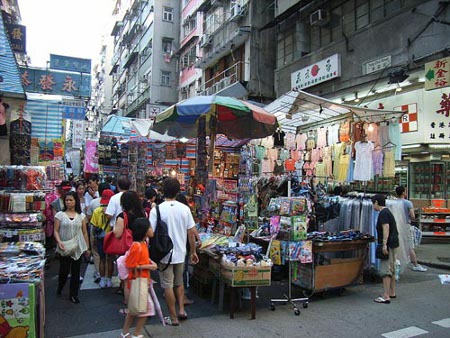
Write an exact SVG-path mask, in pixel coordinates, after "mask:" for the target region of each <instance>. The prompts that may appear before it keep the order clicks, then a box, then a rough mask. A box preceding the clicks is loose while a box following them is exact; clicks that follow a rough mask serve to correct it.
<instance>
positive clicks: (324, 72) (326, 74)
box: [291, 54, 341, 90]
mask: <svg viewBox="0 0 450 338" xmlns="http://www.w3.org/2000/svg"><path fill="white" fill-rule="evenodd" d="M339 76H341V59H340V56H339V54H334V55H332V56H330V57H329V58H327V59H324V60H321V61H319V62H317V63H315V64H313V65H310V66H308V67H305V68H302V69H300V70H298V71H296V72H293V73H291V88H292V89H293V90H295V89H297V90H300V89H304V88H308V87H312V86H315V85H317V84H319V83H321V82H325V81H328V80H332V79H334V78H336V77H339Z"/></svg>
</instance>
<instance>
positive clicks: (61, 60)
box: [50, 54, 91, 74]
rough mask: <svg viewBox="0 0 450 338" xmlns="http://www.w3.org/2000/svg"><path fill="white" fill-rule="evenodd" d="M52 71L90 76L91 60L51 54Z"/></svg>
mask: <svg viewBox="0 0 450 338" xmlns="http://www.w3.org/2000/svg"><path fill="white" fill-rule="evenodd" d="M50 69H57V70H66V71H68V72H76V73H88V74H90V73H91V60H90V59H80V58H74V57H70V56H63V55H55V54H50Z"/></svg>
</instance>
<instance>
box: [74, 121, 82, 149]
mask: <svg viewBox="0 0 450 338" xmlns="http://www.w3.org/2000/svg"><path fill="white" fill-rule="evenodd" d="M83 141H84V121H83V120H74V121H73V128H72V148H76V149H81V147H82V145H83Z"/></svg>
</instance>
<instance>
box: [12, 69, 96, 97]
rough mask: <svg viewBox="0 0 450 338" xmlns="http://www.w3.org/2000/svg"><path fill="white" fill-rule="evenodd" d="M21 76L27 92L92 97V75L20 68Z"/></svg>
mask: <svg viewBox="0 0 450 338" xmlns="http://www.w3.org/2000/svg"><path fill="white" fill-rule="evenodd" d="M20 76H21V79H22V84H23V87H24V88H25V91H27V92H32V93H45V94H53V95H64V96H67V95H73V96H81V97H90V95H91V75H88V74H74V73H65V72H54V71H51V70H46V69H37V68H25V67H20Z"/></svg>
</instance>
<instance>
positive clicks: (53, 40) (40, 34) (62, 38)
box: [18, 0, 113, 67]
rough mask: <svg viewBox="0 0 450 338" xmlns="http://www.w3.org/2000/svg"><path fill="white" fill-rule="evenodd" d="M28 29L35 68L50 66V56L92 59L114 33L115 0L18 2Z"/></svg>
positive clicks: (29, 47)
mask: <svg viewBox="0 0 450 338" xmlns="http://www.w3.org/2000/svg"><path fill="white" fill-rule="evenodd" d="M18 2H19V9H20V14H21V17H22V25H25V26H26V27H27V30H26V34H27V54H28V56H29V57H30V58H31V66H33V67H46V65H47V61H50V54H58V55H64V56H71V57H79V58H84V59H92V60H93V65H94V63H95V60H96V58H97V56H98V55H99V52H100V47H101V41H102V40H101V37H102V35H109V34H110V33H111V28H109V27H110V25H108V22H109V20H111V13H112V7H113V0H18Z"/></svg>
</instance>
